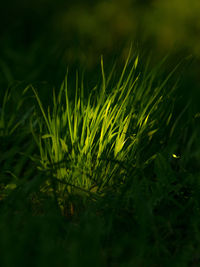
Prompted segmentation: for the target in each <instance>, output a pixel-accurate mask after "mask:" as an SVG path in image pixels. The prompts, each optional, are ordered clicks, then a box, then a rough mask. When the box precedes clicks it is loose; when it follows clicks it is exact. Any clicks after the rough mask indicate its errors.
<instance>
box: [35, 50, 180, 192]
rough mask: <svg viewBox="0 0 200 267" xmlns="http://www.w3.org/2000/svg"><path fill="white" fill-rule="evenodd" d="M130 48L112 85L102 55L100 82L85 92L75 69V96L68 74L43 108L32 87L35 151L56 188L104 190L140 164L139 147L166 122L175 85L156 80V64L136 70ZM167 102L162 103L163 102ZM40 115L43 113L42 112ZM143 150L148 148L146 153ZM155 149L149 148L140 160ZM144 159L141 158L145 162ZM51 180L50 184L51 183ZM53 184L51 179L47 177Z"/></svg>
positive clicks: (169, 113) (171, 107) (66, 189)
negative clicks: (34, 108)
mask: <svg viewBox="0 0 200 267" xmlns="http://www.w3.org/2000/svg"><path fill="white" fill-rule="evenodd" d="M131 55H132V54H131V50H130V53H129V55H128V57H127V60H126V62H125V65H124V67H123V69H122V72H121V75H120V76H119V78H118V80H117V82H116V83H115V85H114V86H112V87H110V86H111V85H110V80H112V76H113V71H114V69H113V70H112V71H111V73H110V74H109V75H108V78H107V77H106V75H105V73H104V66H103V59H102V58H101V73H102V83H101V85H98V84H97V85H96V86H95V87H94V88H93V89H92V90H91V92H90V94H89V96H88V97H87V98H86V97H85V96H84V82H83V81H81V82H80V81H79V77H78V73H77V74H76V86H75V89H74V91H75V94H74V95H75V96H74V99H73V98H70V97H69V95H70V90H73V88H69V87H68V75H66V77H65V80H64V82H63V83H62V86H61V88H60V91H59V93H58V95H57V96H56V93H55V91H53V96H52V99H53V101H52V102H53V103H52V106H50V107H48V108H47V110H46V109H45V107H44V106H43V104H42V102H41V100H40V97H39V94H38V92H37V91H36V89H35V88H34V87H32V86H31V88H32V91H33V93H34V95H35V98H36V100H37V103H38V106H39V110H40V113H38V112H35V114H34V115H33V117H32V122H31V131H32V134H33V136H34V139H35V141H36V143H37V145H38V148H39V151H40V159H39V166H38V167H39V168H40V169H41V170H43V171H45V170H46V171H50V173H51V175H50V176H51V178H52V179H53V181H54V182H55V184H56V191H57V192H59V194H61V195H62V194H66V193H73V192H76V193H77V192H78V193H79V194H82V193H83V194H86V195H87V194H90V195H91V194H92V195H93V196H97V195H100V194H103V193H104V192H105V191H106V190H109V188H113V187H116V188H117V186H119V185H120V184H123V183H124V181H125V179H126V176H127V172H129V171H130V169H131V168H134V167H136V166H137V167H139V164H140V158H141V157H142V154H143V150H144V149H145V148H147V149H148V144H149V143H150V141H151V139H152V138H153V136H154V135H155V134H158V132H159V131H160V130H161V129H162V128H161V127H162V125H163V126H164V127H166V125H167V124H169V122H170V118H171V116H172V112H173V103H172V102H173V101H172V102H171V104H172V105H171V106H170V107H169V105H168V104H169V99H171V95H172V94H173V91H174V89H175V86H176V85H175V86H172V88H169V87H168V86H167V82H168V80H169V78H170V77H171V76H172V74H173V72H174V71H175V70H173V71H172V72H171V73H170V74H169V75H168V76H167V77H166V79H165V80H164V81H162V82H161V83H158V82H156V79H157V78H156V73H157V71H158V68H159V67H160V66H158V68H157V69H154V70H153V71H151V72H149V73H147V72H145V71H144V73H142V72H140V71H139V70H138V69H137V68H138V57H135V59H134V60H133V59H131ZM167 105H168V107H167V109H166V110H165V107H166V106H167ZM41 115H42V117H41ZM147 154H148V153H147ZM155 156H156V155H154V154H149V155H148V158H146V159H145V162H149V161H151V160H152V159H154V158H155ZM145 162H144V164H145ZM55 184H54V185H55ZM49 186H50V187H51V186H52V183H51V182H50V183H49Z"/></svg>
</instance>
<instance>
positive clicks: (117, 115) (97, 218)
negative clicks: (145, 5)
mask: <svg viewBox="0 0 200 267" xmlns="http://www.w3.org/2000/svg"><path fill="white" fill-rule="evenodd" d="M165 63H166V59H165V60H164V61H163V62H161V64H160V65H158V66H156V67H155V68H154V69H152V70H149V68H148V66H146V67H144V66H141V65H140V58H138V57H133V56H132V53H131V50H130V53H129V55H128V58H127V60H126V62H125V64H124V67H123V68H122V70H121V73H120V74H119V76H118V77H117V79H116V75H115V74H116V73H119V72H118V69H115V68H113V69H112V71H110V73H105V71H104V64H103V59H101V82H100V83H98V82H97V83H96V86H95V87H94V88H93V89H91V90H90V93H89V95H88V94H87V93H86V92H87V91H88V88H85V87H84V84H85V83H84V80H83V79H80V78H79V76H80V75H79V74H78V72H77V73H76V82H75V85H74V86H73V85H72V83H70V82H69V79H70V78H71V77H69V74H66V77H65V79H64V82H63V83H62V85H61V88H60V90H58V91H56V90H52V92H46V97H47V98H48V99H49V97H51V96H52V101H51V104H50V105H49V106H47V105H46V103H43V101H42V100H41V97H40V92H39V90H37V89H36V88H35V87H34V86H33V85H29V86H25V87H24V88H21V87H23V86H21V87H20V88H21V90H18V89H19V88H18V87H13V88H12V89H9V90H7V91H6V92H5V94H4V97H3V98H2V99H1V106H0V107H1V109H0V128H1V135H0V138H1V144H2V145H1V150H2V153H1V156H0V164H1V175H0V179H1V180H0V218H1V220H0V231H1V237H0V250H1V251H3V256H1V258H0V264H1V265H2V266H29V265H32V266H66V265H68V266H70V267H71V266H72V267H73V266H94V265H95V266H123V267H124V266H169V265H172V266H198V265H199V260H200V259H199V248H200V242H199V241H200V228H199V223H200V221H199V208H200V207H199V203H200V202H199V168H198V164H197V162H198V159H199V148H198V144H199V141H198V129H199V128H198V127H197V126H196V124H197V123H198V118H199V117H198V114H192V115H190V113H189V108H190V106H189V104H187V103H183V106H184V107H183V109H182V111H181V112H179V109H177V103H178V102H179V92H180V91H179V89H178V86H180V84H179V85H178V83H177V82H176V81H175V82H174V80H176V79H174V76H175V77H176V75H177V69H178V68H179V66H177V67H175V68H174V69H173V70H172V71H171V72H170V73H169V74H166V75H165V76H163V75H159V73H161V71H160V70H161V69H163V65H164V64H165ZM17 88H18V89H17ZM86 89H87V90H86ZM48 102H49V101H48ZM177 110H178V112H177ZM190 131H191V132H190ZM16 244H17V245H16Z"/></svg>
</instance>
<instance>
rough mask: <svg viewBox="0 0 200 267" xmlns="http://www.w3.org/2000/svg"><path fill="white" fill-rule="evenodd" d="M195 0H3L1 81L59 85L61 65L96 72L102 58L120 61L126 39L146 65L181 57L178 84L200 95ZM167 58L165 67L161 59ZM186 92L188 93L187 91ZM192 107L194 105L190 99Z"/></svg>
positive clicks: (170, 64) (199, 36)
mask: <svg viewBox="0 0 200 267" xmlns="http://www.w3.org/2000/svg"><path fill="white" fill-rule="evenodd" d="M199 14H200V1H199V0H191V1H188V0H162V1H161V0H110V1H108V0H107V1H98V0H97V1H91V0H86V1H80V0H76V1H64V0H58V1H53V0H34V1H33V0H29V1H25V0H18V1H12V0H7V1H4V2H3V3H2V4H1V9H0V18H1V23H0V85H1V87H2V86H3V87H6V86H7V85H8V84H9V83H12V82H13V81H27V82H36V81H48V82H49V83H50V84H52V85H55V86H56V85H59V84H60V83H61V81H62V79H63V77H64V75H65V72H66V69H67V67H70V70H71V71H72V72H73V71H74V70H75V69H77V68H78V69H80V70H81V71H86V73H88V77H90V79H91V77H95V75H96V73H97V72H98V71H97V70H99V67H100V56H101V55H103V56H104V61H105V66H106V67H107V68H109V67H110V66H111V65H112V64H113V63H114V62H115V61H116V60H117V61H118V63H122V62H124V59H125V58H126V56H127V52H128V50H129V47H130V44H131V43H132V44H133V50H134V51H135V53H136V54H137V53H139V54H140V55H141V60H143V59H144V60H145V59H146V58H147V57H148V55H149V54H151V55H152V57H151V62H152V64H154V63H156V62H158V61H160V60H161V59H162V58H163V57H164V56H165V55H166V54H169V60H168V63H166V66H165V67H166V69H167V68H169V69H172V67H173V66H175V65H176V64H177V63H178V62H179V61H180V60H181V59H183V58H188V57H190V60H189V61H186V62H185V63H184V64H185V68H186V71H185V74H184V75H183V77H182V79H183V80H184V82H183V87H184V88H183V90H184V91H185V92H187V91H189V92H190V95H193V96H195V97H193V99H194V101H195V100H196V99H197V98H196V96H197V95H198V96H199V92H198V91H199V90H198V89H199V77H200V75H199V60H200V19H199ZM167 64H168V65H167ZM191 92H192V93H191ZM197 105H198V104H197Z"/></svg>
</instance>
